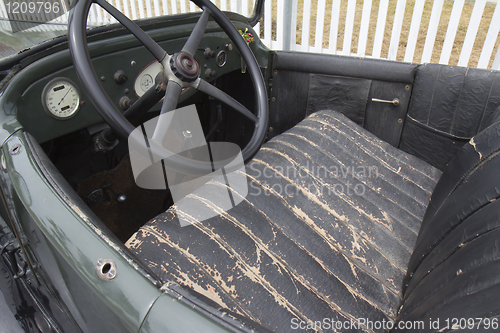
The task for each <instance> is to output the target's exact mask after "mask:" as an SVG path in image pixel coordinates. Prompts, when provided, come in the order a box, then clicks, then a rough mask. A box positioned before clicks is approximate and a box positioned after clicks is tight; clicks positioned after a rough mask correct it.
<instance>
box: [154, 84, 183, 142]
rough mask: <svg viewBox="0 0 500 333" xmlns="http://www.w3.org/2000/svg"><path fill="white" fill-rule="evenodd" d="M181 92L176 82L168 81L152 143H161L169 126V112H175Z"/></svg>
mask: <svg viewBox="0 0 500 333" xmlns="http://www.w3.org/2000/svg"><path fill="white" fill-rule="evenodd" d="M181 92H182V87H181V86H179V84H177V82H175V81H168V84H167V91H166V92H165V98H164V99H163V104H162V105H161V111H160V116H159V117H158V122H157V123H156V127H155V130H154V132H153V137H152V138H151V139H152V140H153V141H156V142H161V141H162V140H163V136H164V135H165V133H166V132H167V129H168V127H169V126H170V121H171V119H170V118H171V117H170V114H169V112H170V111H173V110H175V108H176V107H177V102H178V101H179V97H180V95H181Z"/></svg>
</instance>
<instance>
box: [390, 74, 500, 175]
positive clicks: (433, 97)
mask: <svg viewBox="0 0 500 333" xmlns="http://www.w3.org/2000/svg"><path fill="white" fill-rule="evenodd" d="M499 107H500V72H498V71H495V70H484V69H477V68H466V67H456V66H448V65H437V64H425V65H420V66H419V67H418V69H417V74H416V76H415V82H414V86H413V92H412V95H411V100H410V104H409V107H408V115H407V118H406V121H405V126H404V129H403V132H402V137H401V142H400V146H399V148H400V149H402V150H404V151H406V152H408V153H410V154H412V155H415V156H417V157H419V158H420V159H422V160H424V161H426V162H427V163H429V164H431V165H434V166H435V167H437V168H438V169H440V170H444V168H445V167H446V164H447V163H448V162H449V161H450V160H451V158H452V157H453V156H454V155H455V154H456V153H457V152H458V151H459V150H460V148H461V147H462V146H463V145H464V144H465V143H466V142H467V141H469V139H470V138H472V137H473V136H474V135H476V134H477V133H479V132H481V131H483V130H484V129H485V128H487V127H488V126H490V125H491V124H494V123H495V122H497V121H499V120H500V109H499Z"/></svg>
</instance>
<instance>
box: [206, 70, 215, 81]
mask: <svg viewBox="0 0 500 333" xmlns="http://www.w3.org/2000/svg"><path fill="white" fill-rule="evenodd" d="M216 77H217V72H216V71H214V70H212V69H210V68H207V70H206V71H205V78H206V79H211V78H216Z"/></svg>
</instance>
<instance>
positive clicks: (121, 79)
mask: <svg viewBox="0 0 500 333" xmlns="http://www.w3.org/2000/svg"><path fill="white" fill-rule="evenodd" d="M113 78H114V79H115V82H116V83H117V84H123V83H125V82H127V80H128V77H127V74H125V72H124V71H122V70H121V69H120V70H117V71H116V73H115V75H113Z"/></svg>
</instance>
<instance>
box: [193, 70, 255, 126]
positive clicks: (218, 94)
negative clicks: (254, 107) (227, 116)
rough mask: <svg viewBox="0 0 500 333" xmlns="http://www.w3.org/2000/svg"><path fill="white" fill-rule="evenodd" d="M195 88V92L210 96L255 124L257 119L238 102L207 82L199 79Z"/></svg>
mask: <svg viewBox="0 0 500 333" xmlns="http://www.w3.org/2000/svg"><path fill="white" fill-rule="evenodd" d="M195 87H196V89H197V90H199V91H202V92H204V93H205V94H207V95H210V96H212V97H213V98H215V99H218V100H219V101H221V102H222V103H224V104H226V105H227V106H230V107H232V108H233V109H235V110H236V111H238V112H239V113H241V114H242V115H243V116H245V117H246V118H247V119H250V120H251V121H252V122H253V123H257V121H258V120H259V118H257V117H256V116H255V115H254V114H253V113H252V112H250V110H248V109H247V108H246V107H244V106H243V104H241V103H240V102H238V101H237V100H235V99H234V98H232V97H231V96H229V95H228V94H226V93H225V92H223V91H222V90H220V89H219V88H217V87H215V86H213V85H211V84H210V83H208V82H207V81H205V80H203V79H201V78H199V79H198V80H196V82H195Z"/></svg>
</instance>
